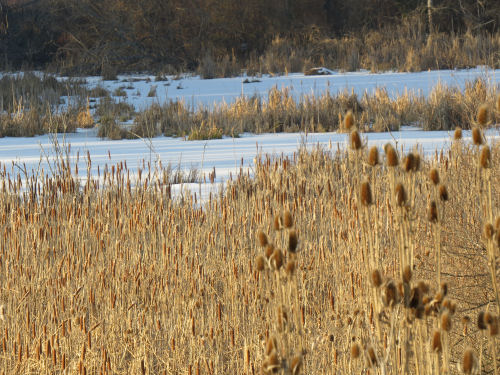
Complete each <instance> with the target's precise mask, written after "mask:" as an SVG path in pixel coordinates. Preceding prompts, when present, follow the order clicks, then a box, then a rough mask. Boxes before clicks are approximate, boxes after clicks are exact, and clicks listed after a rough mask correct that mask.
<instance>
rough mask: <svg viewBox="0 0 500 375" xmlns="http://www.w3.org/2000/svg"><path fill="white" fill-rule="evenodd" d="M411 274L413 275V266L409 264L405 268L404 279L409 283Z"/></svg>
mask: <svg viewBox="0 0 500 375" xmlns="http://www.w3.org/2000/svg"><path fill="white" fill-rule="evenodd" d="M411 276H412V272H411V267H410V265H408V264H407V265H406V266H405V267H404V268H403V281H404V282H405V283H407V284H409V283H410V281H411Z"/></svg>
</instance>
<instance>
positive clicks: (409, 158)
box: [403, 152, 415, 172]
mask: <svg viewBox="0 0 500 375" xmlns="http://www.w3.org/2000/svg"><path fill="white" fill-rule="evenodd" d="M403 169H404V170H405V172H410V171H412V170H414V169H415V155H413V153H412V152H410V153H408V155H406V157H405V160H404V163H403Z"/></svg>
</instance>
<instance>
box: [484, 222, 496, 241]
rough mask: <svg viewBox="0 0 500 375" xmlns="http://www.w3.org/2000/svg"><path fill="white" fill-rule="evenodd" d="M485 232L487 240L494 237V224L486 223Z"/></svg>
mask: <svg viewBox="0 0 500 375" xmlns="http://www.w3.org/2000/svg"><path fill="white" fill-rule="evenodd" d="M483 233H484V237H485V238H486V239H487V240H491V239H492V238H493V236H494V235H495V229H494V228H493V225H492V224H491V223H486V224H485V225H484V230H483Z"/></svg>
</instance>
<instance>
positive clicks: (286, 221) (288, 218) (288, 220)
mask: <svg viewBox="0 0 500 375" xmlns="http://www.w3.org/2000/svg"><path fill="white" fill-rule="evenodd" d="M283 225H284V226H285V228H291V227H292V226H293V217H292V214H291V213H290V211H288V210H286V211H285V213H284V214H283Z"/></svg>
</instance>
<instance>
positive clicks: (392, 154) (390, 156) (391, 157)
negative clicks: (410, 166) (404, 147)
mask: <svg viewBox="0 0 500 375" xmlns="http://www.w3.org/2000/svg"><path fill="white" fill-rule="evenodd" d="M385 157H386V159H387V166H389V167H396V166H397V165H398V164H399V159H398V153H397V152H396V149H395V148H394V147H393V146H392V145H391V144H390V143H388V144H386V146H385Z"/></svg>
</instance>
